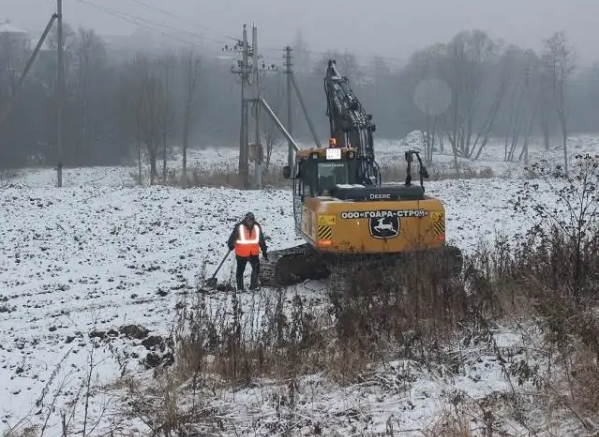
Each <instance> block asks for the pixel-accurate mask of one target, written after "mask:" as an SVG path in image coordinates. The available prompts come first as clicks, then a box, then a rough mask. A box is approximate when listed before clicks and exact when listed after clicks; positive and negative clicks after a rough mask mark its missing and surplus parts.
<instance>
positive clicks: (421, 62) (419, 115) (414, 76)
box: [403, 45, 451, 165]
mask: <svg viewBox="0 0 599 437" xmlns="http://www.w3.org/2000/svg"><path fill="white" fill-rule="evenodd" d="M443 50H444V49H443V46H441V45H436V46H432V47H429V48H428V49H425V50H422V51H419V52H416V53H415V54H414V55H412V57H411V58H410V62H409V64H408V65H407V66H406V68H405V70H404V77H405V84H406V86H404V88H403V92H404V95H406V98H411V100H412V102H411V103H413V104H414V105H415V108H413V107H412V105H410V107H411V108H412V109H411V110H410V111H409V112H410V113H409V114H408V116H409V117H410V118H411V119H413V120H414V121H413V122H414V123H415V126H416V127H417V128H418V130H419V131H420V133H421V136H422V137H421V140H422V144H423V146H424V157H425V161H426V164H427V165H430V164H431V163H432V161H433V152H434V147H435V144H436V143H437V140H438V133H439V122H440V120H441V117H442V114H443V113H444V112H445V111H446V110H447V108H448V107H449V105H450V101H451V90H450V89H449V86H448V85H447V84H446V83H445V82H444V81H443V80H441V79H439V73H440V71H439V66H440V65H439V63H440V60H441V57H442V53H443Z"/></svg>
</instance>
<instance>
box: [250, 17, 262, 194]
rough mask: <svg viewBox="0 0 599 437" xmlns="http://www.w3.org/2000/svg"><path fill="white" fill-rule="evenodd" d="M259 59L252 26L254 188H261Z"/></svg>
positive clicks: (256, 29)
mask: <svg viewBox="0 0 599 437" xmlns="http://www.w3.org/2000/svg"><path fill="white" fill-rule="evenodd" d="M259 62H260V57H259V55H258V28H257V27H256V26H255V25H252V68H253V70H252V80H253V85H254V93H253V94H254V95H253V99H252V100H253V104H254V130H255V132H254V147H255V151H256V154H255V156H256V162H255V168H254V181H255V183H256V188H258V189H261V188H262V153H260V151H261V147H260V103H259V101H258V99H260V67H259Z"/></svg>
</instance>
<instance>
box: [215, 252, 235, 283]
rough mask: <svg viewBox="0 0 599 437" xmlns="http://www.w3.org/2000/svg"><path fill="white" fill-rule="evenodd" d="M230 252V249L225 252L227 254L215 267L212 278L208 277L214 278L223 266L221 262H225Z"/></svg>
mask: <svg viewBox="0 0 599 437" xmlns="http://www.w3.org/2000/svg"><path fill="white" fill-rule="evenodd" d="M230 253H231V250H230V249H229V251H228V252H227V254H226V255H225V256H224V258H223V260H222V261H221V262H220V264H219V265H218V267H217V268H216V270H215V271H214V274H213V275H212V278H210V279H214V278H216V275H217V274H218V272H219V271H220V268H221V267H222V266H223V264H224V263H225V260H226V259H227V258H228V257H229V254H230Z"/></svg>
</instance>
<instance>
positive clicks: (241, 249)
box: [235, 223, 260, 257]
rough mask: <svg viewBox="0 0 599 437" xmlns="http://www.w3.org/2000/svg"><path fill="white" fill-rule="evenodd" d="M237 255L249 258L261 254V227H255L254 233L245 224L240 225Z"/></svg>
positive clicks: (236, 248) (236, 245)
mask: <svg viewBox="0 0 599 437" xmlns="http://www.w3.org/2000/svg"><path fill="white" fill-rule="evenodd" d="M238 234H239V235H238V236H237V241H236V242H235V255H237V256H242V257H248V256H252V255H258V254H259V253H260V227H259V226H258V225H254V227H253V229H252V232H249V231H248V228H247V226H246V225H244V224H243V223H242V224H240V225H239V229H238Z"/></svg>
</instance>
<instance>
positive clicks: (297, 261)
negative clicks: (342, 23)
mask: <svg viewBox="0 0 599 437" xmlns="http://www.w3.org/2000/svg"><path fill="white" fill-rule="evenodd" d="M324 88H325V94H326V97H327V116H328V118H329V122H330V133H331V135H330V140H329V146H328V147H322V148H313V149H304V150H299V149H298V150H296V153H295V160H294V166H293V168H291V167H289V166H285V167H284V168H283V175H284V177H285V178H286V179H292V180H293V216H294V221H295V227H296V232H297V233H298V234H299V235H300V236H301V237H302V238H303V239H304V240H305V244H302V245H300V246H296V247H291V248H287V249H282V250H278V251H273V252H270V253H269V261H268V262H266V263H264V264H263V265H262V266H261V275H260V280H261V283H262V285H263V286H288V285H292V284H296V283H299V282H303V281H305V280H308V279H325V278H327V277H329V276H330V274H331V272H332V270H333V269H334V268H335V267H334V266H351V265H354V266H355V265H356V264H355V263H356V262H358V263H360V264H362V263H364V262H366V263H370V265H372V263H374V264H380V263H381V262H383V263H385V264H387V261H391V263H392V264H394V263H397V262H398V261H400V260H401V259H405V257H406V256H412V255H414V254H423V253H424V254H433V255H434V257H433V258H432V259H434V260H435V261H434V262H433V266H435V267H439V266H443V267H444V268H447V270H446V271H447V273H448V274H450V275H457V274H459V273H460V272H461V270H462V266H463V256H462V252H461V250H460V249H459V248H457V247H455V246H450V245H447V244H446V240H445V237H446V235H445V207H444V205H443V202H442V201H441V200H440V199H437V198H434V197H431V196H428V195H427V194H426V193H425V189H424V179H426V178H428V177H429V175H428V172H427V170H426V167H425V165H424V164H423V162H422V159H421V157H420V154H419V152H418V151H415V150H409V151H406V152H405V160H406V180H405V183H404V184H401V183H399V184H383V183H382V181H381V174H380V167H379V166H378V164H377V163H376V161H375V159H374V146H373V133H374V132H375V130H376V129H375V125H374V123H373V122H372V116H371V115H370V114H367V113H366V112H365V111H364V109H363V107H362V105H361V104H360V102H359V100H358V98H357V97H356V95H355V94H354V92H353V91H352V89H351V87H350V85H349V81H348V79H347V77H343V76H341V74H340V73H339V70H338V68H337V65H336V63H335V61H334V60H329V62H328V68H327V71H326V75H325V79H324ZM416 163H417V164H418V176H419V184H413V183H412V173H413V172H414V171H415V168H414V167H416ZM429 259H430V258H429ZM351 270H353V269H350V271H351Z"/></svg>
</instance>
